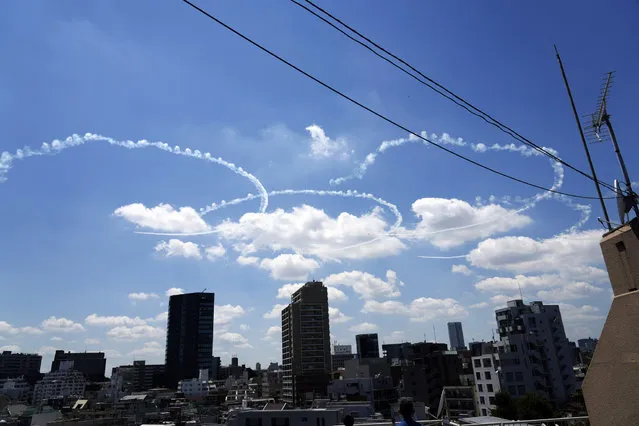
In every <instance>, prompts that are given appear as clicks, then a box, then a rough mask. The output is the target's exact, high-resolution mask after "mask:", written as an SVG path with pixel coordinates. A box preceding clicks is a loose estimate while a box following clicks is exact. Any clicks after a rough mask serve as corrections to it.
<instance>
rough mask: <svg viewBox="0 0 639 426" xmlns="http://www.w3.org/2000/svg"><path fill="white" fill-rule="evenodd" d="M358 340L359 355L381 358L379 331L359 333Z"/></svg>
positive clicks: (356, 337) (356, 338)
mask: <svg viewBox="0 0 639 426" xmlns="http://www.w3.org/2000/svg"><path fill="white" fill-rule="evenodd" d="M355 341H356V342H357V357H358V358H360V359H362V358H379V337H378V336H377V333H371V334H358V335H357V336H355Z"/></svg>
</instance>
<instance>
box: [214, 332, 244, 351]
mask: <svg viewBox="0 0 639 426" xmlns="http://www.w3.org/2000/svg"><path fill="white" fill-rule="evenodd" d="M216 337H217V339H218V340H221V341H222V342H228V343H231V344H233V346H235V347H236V348H252V347H253V346H252V345H250V344H249V342H248V339H247V338H246V337H244V336H242V335H241V334H240V333H231V332H229V331H227V332H223V333H220V334H218V335H217V336H216Z"/></svg>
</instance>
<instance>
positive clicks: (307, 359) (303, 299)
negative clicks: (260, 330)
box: [282, 281, 331, 404]
mask: <svg viewBox="0 0 639 426" xmlns="http://www.w3.org/2000/svg"><path fill="white" fill-rule="evenodd" d="M282 370H283V374H282V400H283V401H285V402H288V403H293V404H298V403H300V402H302V401H305V400H308V399H312V398H313V395H326V387H327V385H328V382H329V379H330V372H331V345H330V329H329V322H328V292H327V289H326V287H325V286H324V284H322V283H321V282H318V281H312V282H308V283H306V284H304V285H303V286H302V288H300V289H299V290H297V291H296V292H295V293H293V295H292V296H291V303H290V304H289V305H288V306H287V307H286V308H284V309H283V310H282Z"/></svg>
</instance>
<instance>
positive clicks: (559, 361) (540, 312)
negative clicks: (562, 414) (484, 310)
mask: <svg viewBox="0 0 639 426" xmlns="http://www.w3.org/2000/svg"><path fill="white" fill-rule="evenodd" d="M495 316H496V319H497V327H498V329H499V337H500V341H499V342H498V343H497V344H496V346H497V348H498V355H499V364H500V370H501V383H502V389H503V390H505V391H507V392H508V393H509V394H510V395H511V396H513V397H514V398H518V397H521V396H523V395H525V394H526V393H528V392H536V393H538V394H541V395H542V396H544V397H545V398H547V399H548V400H549V401H550V402H551V403H554V404H559V405H562V404H565V403H566V402H568V400H569V399H570V397H571V396H572V394H573V393H574V392H575V390H576V382H575V374H574V372H573V369H572V366H573V350H572V347H571V344H570V342H569V341H568V339H567V338H566V332H565V330H564V324H563V321H562V319H561V312H560V310H559V306H557V305H544V304H543V303H542V302H531V303H530V304H529V305H525V304H524V303H523V301H522V300H512V301H509V302H508V305H507V307H506V308H504V309H498V310H497V311H495Z"/></svg>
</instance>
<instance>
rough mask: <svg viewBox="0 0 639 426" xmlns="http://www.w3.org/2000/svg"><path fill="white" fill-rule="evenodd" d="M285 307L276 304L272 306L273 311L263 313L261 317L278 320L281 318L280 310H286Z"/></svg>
mask: <svg viewBox="0 0 639 426" xmlns="http://www.w3.org/2000/svg"><path fill="white" fill-rule="evenodd" d="M286 306H287V305H283V304H281V303H278V304H276V305H274V306H273V309H271V310H270V311H268V312H267V313H265V314H264V315H263V317H264V318H266V319H275V318H280V317H281V316H282V309H284V308H286Z"/></svg>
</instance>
